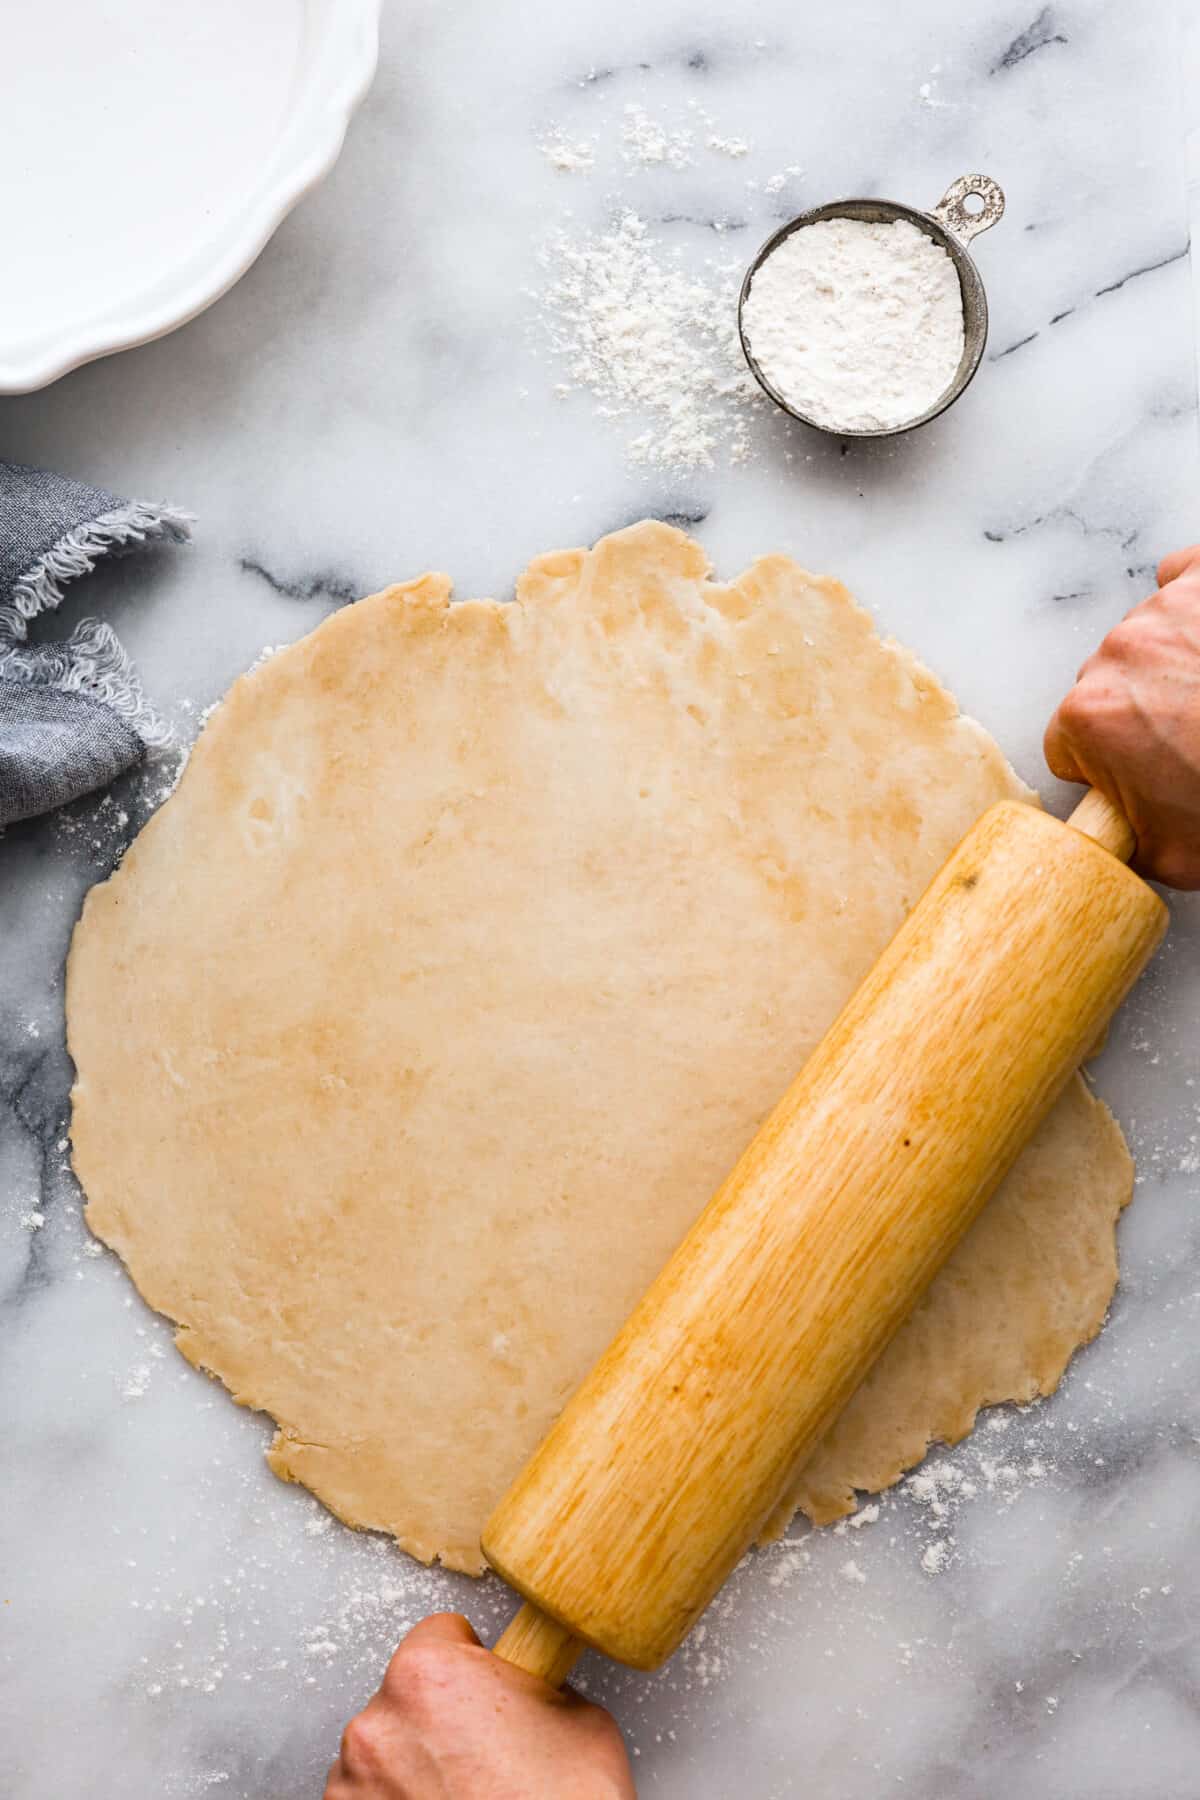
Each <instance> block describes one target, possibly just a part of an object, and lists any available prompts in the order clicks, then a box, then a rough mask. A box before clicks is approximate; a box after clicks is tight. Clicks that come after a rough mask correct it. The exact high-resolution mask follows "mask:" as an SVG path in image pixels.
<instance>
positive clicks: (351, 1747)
mask: <svg viewBox="0 0 1200 1800" xmlns="http://www.w3.org/2000/svg"><path fill="white" fill-rule="evenodd" d="M325 1800H637V1796H636V1793H635V1791H634V1786H633V1776H632V1774H631V1773H630V1768H629V1759H628V1757H627V1756H626V1754H625V1746H624V1744H623V1743H622V1742H621V1734H620V1732H619V1731H618V1730H617V1726H616V1723H615V1721H614V1720H613V1718H612V1717H611V1715H610V1714H608V1713H606V1712H605V1711H604V1710H603V1708H602V1707H599V1706H592V1705H590V1704H589V1703H588V1702H587V1701H586V1700H582V1699H581V1698H580V1697H579V1695H578V1694H574V1693H572V1692H571V1690H570V1689H569V1688H567V1689H564V1690H563V1691H562V1692H561V1693H560V1692H558V1691H557V1690H556V1689H555V1688H552V1687H549V1686H548V1685H547V1684H546V1682H544V1681H539V1680H538V1679H537V1677H536V1676H534V1675H526V1674H525V1673H524V1671H523V1670H521V1669H514V1668H513V1667H512V1666H511V1664H509V1663H505V1662H501V1661H500V1659H499V1657H496V1656H493V1655H492V1654H491V1652H490V1651H488V1650H485V1649H484V1648H483V1647H482V1645H481V1644H480V1642H479V1639H478V1638H477V1637H476V1636H475V1633H474V1632H473V1631H472V1630H471V1627H470V1626H469V1625H468V1623H467V1621H466V1620H465V1619H464V1618H463V1617H462V1616H461V1614H459V1613H437V1614H435V1615H434V1617H433V1618H430V1619H422V1621H421V1623H420V1624H419V1625H417V1626H414V1628H413V1630H412V1631H410V1632H409V1634H408V1636H407V1637H406V1638H405V1640H404V1642H403V1643H402V1644H401V1646H400V1648H399V1649H398V1650H397V1651H396V1654H395V1655H394V1656H393V1658H392V1660H391V1662H390V1663H389V1664H388V1668H387V1673H386V1675H385V1676H384V1678H383V1685H382V1686H381V1687H380V1689H379V1692H378V1693H377V1694H376V1695H375V1697H374V1699H373V1700H371V1701H370V1703H369V1704H368V1705H367V1706H366V1708H365V1709H364V1710H363V1711H362V1712H360V1713H359V1714H358V1715H357V1717H356V1718H353V1719H351V1721H350V1723H349V1724H348V1725H347V1727H346V1729H345V1732H344V1733H343V1735H342V1748H341V1754H340V1756H339V1757H338V1759H337V1761H336V1762H335V1763H334V1765H333V1767H332V1769H331V1770H330V1771H329V1781H328V1785H327V1786H326V1789H325Z"/></svg>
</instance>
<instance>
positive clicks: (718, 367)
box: [531, 100, 801, 473]
mask: <svg viewBox="0 0 1200 1800" xmlns="http://www.w3.org/2000/svg"><path fill="white" fill-rule="evenodd" d="M537 145H538V149H539V150H540V152H541V154H542V155H543V156H544V157H545V158H546V160H547V161H548V162H549V163H550V164H551V166H552V167H553V168H555V169H558V170H561V171H564V172H566V173H570V174H583V175H589V176H591V175H594V176H595V177H596V186H599V183H600V182H601V181H603V182H604V183H605V190H604V199H605V207H606V212H607V218H606V219H605V220H603V221H595V220H594V221H593V222H592V223H591V224H589V225H584V224H581V223H579V222H577V221H576V220H575V219H574V217H573V215H572V213H571V212H570V211H567V212H566V213H565V215H564V218H563V220H562V222H561V223H560V225H559V227H558V228H557V229H556V230H553V231H552V232H551V233H550V236H549V238H548V240H547V241H546V242H545V243H544V245H543V247H542V250H541V254H540V257H539V266H540V268H541V270H542V271H543V276H544V280H543V284H542V286H541V288H540V289H539V290H538V291H535V292H534V293H533V294H532V295H531V298H532V300H533V301H534V304H535V308H536V311H535V317H534V332H533V336H534V340H535V343H536V344H537V345H539V346H542V345H545V346H548V348H549V349H550V351H551V353H552V355H553V356H554V357H555V358H556V359H557V360H559V361H560V362H561V363H562V365H563V379H561V380H559V381H558V382H557V383H556V384H555V388H554V391H555V392H556V393H557V394H558V395H559V397H560V398H563V399H567V398H570V397H572V396H574V395H576V394H583V395H587V396H590V398H591V399H592V401H593V402H594V405H595V411H596V414H597V416H598V417H600V418H605V419H624V418H629V419H631V420H636V421H637V425H636V428H632V427H631V428H630V430H629V432H628V434H627V436H626V451H627V455H628V459H629V461H630V463H631V464H632V465H633V466H634V467H635V468H659V469H670V470H674V471H678V472H680V473H686V472H688V471H691V470H696V469H707V468H712V467H715V466H716V465H717V464H718V463H721V462H728V463H738V462H743V461H745V460H746V459H747V458H748V456H749V454H750V420H751V418H752V416H753V414H754V412H755V411H758V410H762V409H763V406H764V402H763V396H762V394H761V392H760V391H759V389H758V387H757V385H756V383H755V382H754V381H753V379H752V377H751V376H750V373H749V371H748V369H747V368H746V363H745V358H744V357H743V355H742V349H741V343H740V341H739V338H738V332H737V295H738V288H739V286H740V284H741V278H742V273H743V268H744V262H743V258H742V256H741V255H739V256H738V257H737V258H736V259H728V260H724V261H722V260H718V259H716V258H714V257H712V256H708V255H697V254H695V251H696V239H697V235H698V234H703V235H704V236H705V237H709V236H712V235H715V236H717V237H721V236H723V235H724V234H725V233H726V232H727V231H732V230H735V229H737V230H741V229H743V228H746V227H748V226H750V224H751V222H750V221H749V220H747V219H746V218H745V217H744V216H742V215H743V213H744V210H745V200H746V197H747V196H753V195H759V196H760V198H759V201H758V205H759V208H760V209H761V211H762V213H763V218H762V235H764V236H765V235H766V232H767V230H768V229H769V227H770V224H771V222H772V220H773V219H774V218H775V217H776V216H777V214H778V206H777V205H772V206H770V207H768V206H766V205H765V204H764V201H763V198H762V196H765V197H766V198H767V199H772V198H773V197H774V196H776V195H778V194H779V193H781V192H782V190H783V188H784V187H785V186H786V185H787V184H788V183H789V182H790V181H792V180H793V178H794V177H796V176H798V175H799V174H800V172H801V171H800V168H799V165H798V164H794V163H793V164H789V165H788V167H787V168H786V169H785V170H783V171H780V172H778V173H776V174H773V175H768V176H766V177H763V178H759V179H757V180H756V179H754V178H753V177H751V178H749V179H746V180H745V181H744V182H742V183H741V184H738V185H734V184H731V181H730V175H729V173H728V172H726V173H724V174H722V173H720V172H719V171H718V169H717V166H716V165H717V162H718V160H723V161H725V162H727V163H728V162H734V163H739V164H744V163H746V161H747V159H748V158H750V157H751V155H752V149H753V147H752V145H751V142H750V140H749V139H748V138H747V137H746V136H744V135H743V134H742V133H740V132H736V131H731V130H727V129H726V128H725V127H724V125H723V124H722V123H720V122H718V121H717V120H716V119H715V118H713V117H712V116H711V115H710V114H709V113H708V112H707V111H705V109H704V108H703V107H702V106H700V105H699V104H698V103H697V102H696V101H694V100H692V101H689V102H688V104H687V106H686V108H680V109H678V110H677V111H676V113H675V114H674V115H673V116H670V117H665V116H661V115H660V114H658V113H655V112H652V111H650V110H649V109H648V108H647V107H646V106H645V105H643V104H642V103H641V102H640V101H639V100H630V101H628V102H627V103H626V104H625V105H624V106H623V107H621V108H620V109H619V110H614V111H612V112H605V111H604V110H603V107H602V104H597V105H596V107H595V108H594V110H593V111H592V113H591V114H589V116H588V119H587V122H586V125H585V127H584V129H583V130H582V131H579V130H578V122H577V123H576V126H575V127H574V128H573V129H572V130H571V131H570V132H568V130H567V129H566V128H565V127H564V126H562V125H560V124H555V125H554V126H553V127H551V128H549V129H548V130H546V131H544V132H543V134H542V135H541V136H540V137H538V139H537ZM698 165H704V166H705V169H706V173H705V174H704V175H703V177H701V176H700V175H698V174H696V173H695V171H696V169H697V166H698ZM687 171H693V174H692V176H691V178H690V179H689V180H687V181H686V182H685V173H686V172H687ZM701 179H703V181H704V182H705V184H706V185H707V184H708V183H710V182H711V183H712V185H713V188H714V192H715V194H716V195H718V196H720V197H721V198H722V199H723V201H724V202H725V208H726V209H725V210H722V209H720V208H714V207H713V203H712V200H711V199H706V200H705V201H704V203H703V204H701V203H699V202H698V201H697V199H696V197H695V194H694V192H693V191H692V190H693V189H694V188H695V187H696V185H697V184H698V183H699V182H700V180H701ZM664 181H666V182H667V183H670V182H675V181H678V182H679V183H680V185H681V186H683V187H684V188H685V197H682V198H681V199H680V201H679V202H678V203H677V204H676V205H675V206H669V205H668V203H667V202H665V200H664V192H663V188H664ZM594 191H595V188H593V192H594ZM739 249H744V246H739Z"/></svg>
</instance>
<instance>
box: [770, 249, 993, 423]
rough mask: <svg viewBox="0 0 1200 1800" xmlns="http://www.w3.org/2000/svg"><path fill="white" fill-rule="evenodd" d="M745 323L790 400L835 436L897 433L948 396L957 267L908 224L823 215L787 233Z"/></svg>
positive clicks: (956, 346)
mask: <svg viewBox="0 0 1200 1800" xmlns="http://www.w3.org/2000/svg"><path fill="white" fill-rule="evenodd" d="M743 325H744V328H745V332H746V337H747V340H748V341H749V344H750V348H751V350H752V351H753V352H754V355H755V356H756V358H757V360H758V364H759V367H760V368H761V369H762V371H763V374H764V375H765V376H766V377H767V379H768V381H769V382H770V383H771V385H772V387H773V388H774V389H775V390H776V392H777V393H778V394H780V395H781V396H782V397H783V399H785V400H786V401H788V403H789V404H790V405H792V406H794V407H795V408H796V410H797V411H798V412H800V413H803V414H804V416H805V417H806V418H809V419H812V420H813V421H814V422H815V423H817V424H819V425H823V426H825V427H826V428H827V429H828V430H831V431H838V430H844V431H890V430H894V429H896V428H897V427H898V426H902V425H906V424H908V423H909V422H910V421H912V420H913V419H917V418H919V417H920V416H921V414H922V413H924V412H926V411H927V410H928V409H929V407H931V406H932V405H933V404H934V403H935V402H936V401H937V400H938V399H939V398H940V397H941V395H942V394H944V393H945V391H946V389H947V388H948V387H949V385H950V383H951V382H952V381H953V379H954V376H955V374H956V372H957V370H958V365H959V362H960V361H961V358H962V353H963V310H962V294H961V291H960V288H959V283H958V273H957V271H956V269H955V267H954V264H953V262H952V261H951V260H950V257H949V256H948V255H947V254H946V252H945V251H944V250H943V249H942V247H941V245H940V244H935V243H934V242H933V240H932V238H930V237H927V236H926V234H925V233H924V232H923V231H920V230H918V228H917V227H916V226H915V225H911V224H909V222H908V221H907V220H906V219H898V220H896V221H895V222H894V223H891V224H873V223H869V222H868V221H866V220H863V219H836V218H835V219H822V220H819V221H818V222H817V223H816V224H814V225H805V226H802V227H801V228H800V230H798V231H794V232H792V233H791V235H790V236H789V237H786V238H785V239H784V240H783V242H782V243H781V244H780V245H779V246H778V248H777V249H775V250H773V251H772V253H771V255H770V256H768V257H767V259H766V261H765V262H764V263H763V264H762V266H761V268H760V269H759V270H758V272H757V274H756V275H755V277H754V280H753V282H752V284H751V287H750V292H749V294H748V295H747V298H746V305H745V308H744V312H743Z"/></svg>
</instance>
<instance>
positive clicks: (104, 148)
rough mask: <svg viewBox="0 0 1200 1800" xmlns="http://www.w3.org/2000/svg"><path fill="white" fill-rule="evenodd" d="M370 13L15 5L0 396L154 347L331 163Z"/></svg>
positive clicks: (327, 1)
mask: <svg viewBox="0 0 1200 1800" xmlns="http://www.w3.org/2000/svg"><path fill="white" fill-rule="evenodd" d="M380 4H381V0H204V4H203V5H201V6H189V5H175V4H164V3H163V0H107V4H105V5H102V6H98V5H97V4H96V0H21V3H20V4H19V5H16V4H14V5H13V6H12V7H11V8H10V9H7V10H6V18H5V23H4V30H3V38H4V45H3V54H2V55H0V233H2V234H3V235H2V238H0V241H2V242H3V246H4V258H3V260H4V263H5V265H6V266H5V275H6V279H5V280H4V281H3V282H0V393H8V394H16V393H26V392H28V391H30V390H31V389H33V388H39V387H44V386H45V385H46V384H47V383H48V382H51V381H55V380H57V378H58V377H59V376H60V375H63V374H65V373H66V372H67V370H68V369H73V368H76V367H77V366H78V365H79V364H80V363H84V362H89V361H90V360H91V359H92V358H93V357H97V356H104V355H106V354H107V353H108V352H109V351H112V350H121V349H125V348H127V347H128V346H130V345H132V344H142V343H145V342H147V341H148V340H149V339H150V338H156V337H161V336H162V334H163V333H164V332H167V331H171V330H173V329H174V327H175V326H177V325H182V324H183V323H184V322H185V320H187V319H191V318H194V317H195V315H196V314H197V313H198V312H201V311H203V309H204V308H205V307H206V306H209V305H210V304H211V303H212V302H213V301H214V300H216V299H217V298H218V297H219V296H220V295H221V294H223V293H224V292H225V291H226V289H227V288H229V287H231V286H232V285H233V283H234V282H235V281H236V280H237V279H238V277H239V276H240V275H242V274H243V273H244V272H245V270H246V269H247V268H249V266H250V264H251V263H252V262H253V261H254V259H255V257H256V256H257V255H258V253H259V252H260V250H261V249H262V248H263V246H264V245H265V244H266V242H267V240H268V239H269V238H270V236H271V234H272V233H273V232H274V230H275V229H276V227H277V226H278V225H279V223H280V221H281V220H282V219H283V218H284V217H285V215H286V214H287V213H288V212H289V211H290V210H291V208H292V207H293V206H294V205H295V203H296V201H297V200H299V199H300V197H301V195H303V194H304V193H306V192H307V191H308V189H309V188H311V187H312V186H313V185H314V184H315V183H316V182H318V181H319V180H320V179H321V177H322V176H323V175H324V174H326V173H327V172H328V170H329V169H330V168H331V167H332V166H333V163H334V162H335V161H336V159H337V155H338V152H339V150H340V149H341V145H342V140H343V138H344V136H345V132H346V126H347V124H348V123H349V120H350V115H351V113H352V112H353V110H354V108H355V106H356V105H357V103H358V102H359V100H360V99H361V98H362V96H363V95H364V94H365V93H366V90H367V88H368V86H369V85H370V82H371V77H372V76H373V74H374V72H375V62H376V57H377V53H378V42H379V11H380Z"/></svg>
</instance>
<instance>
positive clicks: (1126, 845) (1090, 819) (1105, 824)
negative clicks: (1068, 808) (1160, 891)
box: [1067, 788, 1137, 863]
mask: <svg viewBox="0 0 1200 1800" xmlns="http://www.w3.org/2000/svg"><path fill="white" fill-rule="evenodd" d="M1067 824H1068V825H1070V826H1071V828H1072V830H1074V831H1082V833H1083V835H1084V837H1090V838H1091V839H1092V841H1093V842H1094V843H1097V844H1099V845H1100V846H1101V847H1102V848H1103V849H1105V850H1108V851H1109V852H1111V854H1112V855H1113V856H1116V857H1119V858H1120V860H1121V861H1122V862H1125V863H1127V862H1128V861H1129V859H1130V857H1131V856H1132V855H1133V852H1134V850H1135V848H1136V846H1137V838H1136V837H1135V835H1134V831H1133V826H1132V825H1131V824H1130V823H1129V820H1128V819H1127V818H1126V817H1125V814H1124V813H1123V812H1122V811H1121V809H1120V807H1119V806H1114V805H1113V803H1112V801H1111V800H1110V799H1109V798H1108V796H1107V794H1102V793H1101V792H1100V790H1099V788H1089V789H1088V791H1087V793H1086V794H1085V795H1084V796H1083V799H1082V800H1081V801H1080V802H1079V805H1078V806H1077V807H1076V808H1075V811H1074V812H1073V813H1072V814H1071V816H1070V818H1069V819H1068V820H1067Z"/></svg>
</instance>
